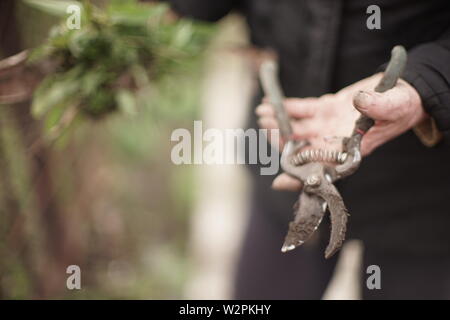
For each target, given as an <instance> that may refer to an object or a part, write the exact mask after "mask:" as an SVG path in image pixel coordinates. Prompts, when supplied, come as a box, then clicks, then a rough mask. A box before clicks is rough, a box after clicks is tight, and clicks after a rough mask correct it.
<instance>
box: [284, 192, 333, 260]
mask: <svg viewBox="0 0 450 320" xmlns="http://www.w3.org/2000/svg"><path fill="white" fill-rule="evenodd" d="M325 207H326V205H325V202H324V201H323V200H322V199H321V198H320V197H318V196H316V195H314V194H308V193H306V192H302V193H301V194H300V197H299V201H298V202H297V203H296V205H295V206H294V209H295V218H294V221H292V222H291V223H290V224H289V230H288V233H287V235H286V238H285V240H284V244H283V248H282V249H281V251H282V252H288V251H291V250H294V249H295V248H297V247H298V246H301V245H302V244H303V243H304V242H305V241H307V240H308V239H309V238H310V237H311V235H312V234H313V233H314V231H316V230H317V228H318V227H319V225H320V222H321V221H322V218H323V215H324V213H325Z"/></svg>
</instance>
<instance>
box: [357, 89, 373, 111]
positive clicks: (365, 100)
mask: <svg viewBox="0 0 450 320" xmlns="http://www.w3.org/2000/svg"><path fill="white" fill-rule="evenodd" d="M372 102H373V96H372V95H371V94H370V93H368V92H366V91H359V92H358V93H357V94H356V95H355V97H354V99H353V103H354V105H355V107H356V109H358V110H366V109H367V108H368V107H369V106H370V105H371V104H372Z"/></svg>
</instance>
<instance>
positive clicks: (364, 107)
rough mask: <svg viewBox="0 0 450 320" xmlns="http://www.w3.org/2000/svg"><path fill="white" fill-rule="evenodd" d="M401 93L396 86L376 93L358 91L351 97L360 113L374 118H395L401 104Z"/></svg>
mask: <svg viewBox="0 0 450 320" xmlns="http://www.w3.org/2000/svg"><path fill="white" fill-rule="evenodd" d="M402 99H403V97H402V95H401V94H399V92H398V90H397V89H396V88H394V89H391V90H389V91H386V92H384V93H378V92H375V91H359V92H358V93H357V94H356V95H355V96H354V97H353V105H354V106H355V108H356V109H357V110H358V111H359V112H361V113H362V114H364V115H366V116H368V117H369V118H372V119H374V120H395V119H397V115H398V112H396V111H397V110H396V108H397V106H399V105H401V102H402Z"/></svg>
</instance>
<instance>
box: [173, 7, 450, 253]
mask: <svg viewBox="0 0 450 320" xmlns="http://www.w3.org/2000/svg"><path fill="white" fill-rule="evenodd" d="M170 2H171V3H172V5H173V7H174V9H175V10H176V11H178V12H179V13H181V14H183V15H186V16H190V17H193V18H197V19H204V20H210V21H215V20H218V19H220V18H221V17H223V16H224V15H226V14H227V13H228V12H230V11H231V10H233V9H238V10H240V11H241V12H243V14H244V15H245V17H246V19H247V21H248V24H249V27H250V31H251V39H252V42H253V43H254V44H255V45H256V46H259V47H264V48H266V47H268V48H272V49H274V50H275V51H276V52H277V53H278V55H279V58H280V78H281V82H282V85H283V89H284V91H285V93H286V95H287V96H290V97H308V96H320V95H322V94H325V93H330V92H336V91H338V90H339V89H341V88H343V87H345V86H347V85H349V84H352V83H354V82H356V81H359V80H361V79H363V78H366V77H368V76H370V75H372V74H373V73H375V72H376V71H377V70H378V68H380V66H382V65H383V64H384V63H385V62H386V61H387V60H388V59H389V57H390V51H391V49H392V47H393V46H395V45H397V44H401V45H403V46H405V47H406V48H407V49H408V53H409V62H408V66H407V70H406V73H405V76H404V79H405V80H407V81H408V82H410V83H411V84H412V85H413V86H415V88H416V89H417V90H418V92H419V93H420V95H421V98H422V100H423V104H424V107H425V109H426V111H427V112H428V113H429V114H430V115H431V116H432V117H433V118H434V119H435V120H436V122H437V124H438V127H439V129H440V130H441V131H442V132H443V133H444V136H445V139H444V140H445V141H444V142H443V143H441V144H440V145H438V146H437V147H434V148H427V147H425V146H423V145H422V144H421V142H420V141H419V140H418V139H417V137H416V136H415V135H414V134H413V133H412V132H411V131H409V132H407V133H405V134H403V135H402V136H400V137H398V138H396V139H394V140H393V141H391V142H389V143H386V144H385V145H383V146H381V147H380V148H379V149H377V150H376V151H375V152H374V153H373V154H372V155H370V156H368V157H367V158H365V159H364V161H363V162H362V166H361V168H360V169H359V171H358V172H357V173H356V174H355V175H353V176H351V177H349V178H348V179H346V180H344V181H341V182H340V183H339V189H340V191H341V193H342V196H343V198H344V201H345V203H346V205H347V207H348V209H349V212H350V214H351V216H350V218H349V230H348V237H354V238H358V239H361V240H363V241H364V243H365V246H366V248H369V249H370V250H376V251H377V252H384V253H385V254H389V255H392V254H395V253H401V254H402V255H408V254H411V255H415V256H421V257H422V259H427V258H428V257H430V259H431V257H432V258H433V259H434V258H435V257H436V256H440V257H448V256H449V255H450V232H448V229H449V227H450V209H449V208H448V199H449V198H450V147H449V146H448V144H449V143H450V1H448V0H428V1H425V0H382V1H372V0H370V1H369V0H276V1H275V0H216V1H211V0H170ZM374 4H375V5H378V6H379V7H380V8H381V29H380V30H369V29H368V28H367V26H366V21H367V19H368V17H369V15H368V14H366V9H367V7H368V6H369V5H374ZM252 119H253V121H252V126H254V127H256V123H255V118H254V117H252ZM254 172H255V173H256V174H255V175H254V187H255V198H256V199H257V200H255V201H257V202H258V204H257V206H258V207H260V208H264V210H261V214H267V215H268V216H266V217H260V219H270V220H271V221H272V223H271V226H272V228H278V229H279V230H282V231H280V232H282V233H284V232H285V231H286V230H287V223H288V221H289V220H290V219H291V217H292V205H293V203H294V202H295V200H296V198H297V195H293V194H288V193H277V192H274V191H273V190H271V189H270V184H271V181H272V180H273V177H264V176H260V175H259V170H258V171H256V170H255V171H254ZM253 216H254V215H253ZM250 223H253V222H250ZM250 228H251V226H250ZM321 229H322V231H325V233H326V234H327V236H328V229H327V228H324V227H323V226H322V228H321ZM277 232H278V231H277ZM261 236H263V235H261ZM278 240H280V239H278ZM277 245H281V241H278V242H277ZM299 255H301V254H299Z"/></svg>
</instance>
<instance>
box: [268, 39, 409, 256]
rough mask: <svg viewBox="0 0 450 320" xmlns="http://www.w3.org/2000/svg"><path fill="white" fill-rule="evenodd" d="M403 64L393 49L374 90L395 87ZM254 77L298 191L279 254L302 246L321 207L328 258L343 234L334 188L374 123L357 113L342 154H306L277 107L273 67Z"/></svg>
mask: <svg viewBox="0 0 450 320" xmlns="http://www.w3.org/2000/svg"><path fill="white" fill-rule="evenodd" d="M406 62H407V53H406V50H405V48H404V47H402V46H396V47H394V49H393V50H392V53H391V59H390V62H389V64H388V66H387V69H386V71H385V72H384V75H383V78H382V79H381V81H380V82H379V84H378V85H377V87H376V88H375V91H376V92H379V93H383V92H386V91H388V90H390V89H392V88H394V87H395V85H396V83H397V81H398V79H399V78H400V76H401V75H402V74H403V71H404V69H405V66H406ZM260 79H261V83H262V86H263V89H264V92H265V95H266V97H267V98H268V99H269V101H270V103H271V104H272V106H273V107H274V109H275V114H276V118H277V121H278V124H279V128H280V132H281V137H282V138H283V140H284V141H286V144H285V146H284V149H283V152H282V154H281V168H282V169H283V171H284V172H286V173H287V174H289V175H290V176H292V177H294V178H296V179H298V180H300V181H301V182H302V184H303V190H302V192H301V193H300V196H299V200H298V202H297V204H296V205H295V206H294V210H295V211H294V214H295V218H294V220H293V221H292V222H290V224H289V230H288V233H287V235H286V238H285V241H284V244H283V247H282V251H283V252H287V251H290V250H293V249H295V248H296V247H298V246H300V245H302V244H303V243H305V242H306V241H307V240H308V239H309V238H310V237H311V235H312V234H313V233H314V231H315V230H317V228H318V227H319V225H320V222H321V221H322V218H323V216H324V215H325V212H326V211H327V208H328V210H329V212H330V217H331V236H330V241H329V244H328V247H327V248H326V250H325V258H327V259H328V258H330V257H332V256H333V255H334V254H335V253H336V252H337V251H338V250H339V249H340V248H341V246H342V244H343V242H344V240H345V234H346V230H347V221H348V216H349V214H348V211H347V208H346V206H345V204H344V201H343V199H342V196H341V195H340V193H339V191H338V189H337V188H336V186H335V185H334V183H335V182H336V181H338V180H339V179H342V178H345V177H347V176H350V175H352V174H353V173H355V172H356V171H357V170H358V168H359V166H360V164H361V160H362V156H361V140H362V138H363V136H364V134H365V133H366V132H367V131H369V130H370V128H371V127H372V126H373V125H374V123H375V122H374V120H373V119H371V118H369V117H367V116H364V115H361V116H360V117H359V119H358V120H357V121H356V123H355V127H354V130H353V133H352V134H351V136H350V137H346V138H344V139H343V141H342V151H335V150H311V149H309V148H307V147H308V146H310V145H311V143H310V141H308V140H295V139H294V137H293V130H292V127H291V123H290V117H289V115H288V114H287V113H286V110H285V108H284V106H283V101H284V95H283V92H282V89H281V86H280V84H279V81H278V66H277V63H276V62H275V61H274V60H267V61H265V62H264V63H263V64H262V66H261V70H260Z"/></svg>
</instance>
